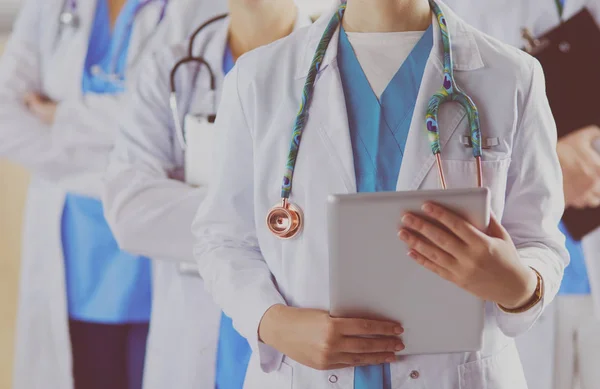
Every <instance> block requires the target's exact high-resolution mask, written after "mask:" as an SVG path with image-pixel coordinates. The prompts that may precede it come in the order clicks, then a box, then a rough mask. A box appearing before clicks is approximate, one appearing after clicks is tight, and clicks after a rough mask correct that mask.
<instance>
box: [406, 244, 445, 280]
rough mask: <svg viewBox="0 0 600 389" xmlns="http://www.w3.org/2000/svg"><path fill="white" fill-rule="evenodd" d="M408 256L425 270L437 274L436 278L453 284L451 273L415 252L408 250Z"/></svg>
mask: <svg viewBox="0 0 600 389" xmlns="http://www.w3.org/2000/svg"><path fill="white" fill-rule="evenodd" d="M408 256H409V257H411V258H412V259H414V260H415V262H417V263H418V264H419V265H421V266H423V267H424V268H425V269H427V270H429V271H431V272H433V273H435V274H437V275H438V276H440V277H442V278H443V279H445V280H448V281H450V282H454V281H453V280H454V277H453V276H452V273H450V271H448V270H446V269H444V268H443V267H441V266H439V265H437V264H435V263H434V262H432V261H430V260H429V259H427V258H426V257H425V256H423V255H422V254H420V253H418V252H416V251H415V250H410V251H409V252H408Z"/></svg>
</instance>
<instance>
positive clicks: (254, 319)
mask: <svg viewBox="0 0 600 389" xmlns="http://www.w3.org/2000/svg"><path fill="white" fill-rule="evenodd" d="M261 297H262V298H261V299H260V300H259V301H260V304H254V306H252V307H247V308H246V312H245V313H242V314H241V316H239V317H243V318H244V320H243V322H240V333H241V334H243V335H244V336H245V337H246V339H248V342H249V343H250V347H251V348H252V351H253V352H254V353H256V355H258V357H259V362H260V367H261V369H262V371H263V372H265V373H271V372H273V371H276V370H278V369H279V367H280V365H281V362H282V360H283V354H282V353H280V352H279V351H277V350H276V349H274V348H273V347H271V346H269V345H267V344H265V343H263V342H261V341H260V339H259V338H258V328H259V326H260V322H261V321H262V318H263V316H264V315H265V313H266V312H267V311H268V310H269V308H271V307H272V306H274V305H287V303H286V302H285V300H284V299H283V297H282V296H281V295H280V294H279V292H277V291H276V290H274V291H264V290H263V291H262V296H261Z"/></svg>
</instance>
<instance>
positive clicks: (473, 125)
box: [281, 0, 481, 199]
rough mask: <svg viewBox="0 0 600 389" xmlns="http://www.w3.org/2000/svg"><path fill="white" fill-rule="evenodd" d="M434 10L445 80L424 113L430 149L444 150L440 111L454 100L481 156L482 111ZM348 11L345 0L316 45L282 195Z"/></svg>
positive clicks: (433, 7) (289, 185)
mask: <svg viewBox="0 0 600 389" xmlns="http://www.w3.org/2000/svg"><path fill="white" fill-rule="evenodd" d="M429 5H430V6H431V10H432V11H433V13H434V14H435V15H436V17H437V20H438V24H439V27H440V31H441V35H442V44H443V47H444V80H443V84H442V87H441V88H440V90H439V91H438V92H436V93H435V94H434V95H433V97H432V98H431V100H430V101H429V105H428V109H427V114H426V115H425V121H426V127H427V134H428V137H429V141H430V143H431V151H432V152H433V153H434V154H439V153H440V152H441V145H440V131H439V126H438V112H439V109H440V106H441V105H442V104H444V103H446V102H450V101H455V102H457V103H459V104H461V105H462V106H463V107H464V108H465V109H466V111H467V116H468V119H469V126H470V130H471V142H472V145H473V156H474V157H476V158H477V157H480V156H481V127H480V124H479V111H478V110H477V107H476V106H475V103H474V102H473V100H472V99H471V98H470V97H469V96H467V95H466V94H465V93H464V92H463V91H462V90H461V89H460V88H459V87H458V85H456V81H455V80H454V66H453V61H452V46H451V41H450V34H449V33H448V26H447V24H446V18H445V17H444V13H443V12H442V10H441V9H440V7H439V6H438V5H437V4H436V3H435V1H433V0H429ZM345 11H346V2H345V1H344V2H343V3H342V4H341V5H340V7H339V9H338V11H337V12H336V13H335V15H334V16H333V17H332V18H331V20H330V21H329V24H328V25H327V28H326V29H325V31H324V32H323V36H322V37H321V41H320V42H319V45H318V46H317V50H316V52H315V55H314V57H313V60H312V63H311V66H310V70H309V72H308V76H307V77H306V82H305V84H304V89H303V92H302V102H301V104H300V110H299V111H298V114H297V116H296V122H295V124H294V131H293V136H292V142H291V146H290V152H289V154H288V160H287V164H286V168H285V174H284V177H283V185H282V187H281V197H282V198H283V199H288V198H289V197H290V194H291V192H292V180H293V177H294V168H295V166H296V161H297V159H298V151H299V150H300V142H301V141H302V133H303V131H304V128H305V127H306V121H307V120H308V109H309V107H310V103H311V100H312V96H313V92H314V89H315V81H316V78H317V75H318V73H319V70H320V68H321V64H322V62H323V58H324V57H325V53H326V52H327V48H328V47H329V43H330V42H331V39H332V38H333V35H334V34H335V32H336V31H337V29H338V27H339V25H340V23H341V21H342V18H343V17H344V12H345Z"/></svg>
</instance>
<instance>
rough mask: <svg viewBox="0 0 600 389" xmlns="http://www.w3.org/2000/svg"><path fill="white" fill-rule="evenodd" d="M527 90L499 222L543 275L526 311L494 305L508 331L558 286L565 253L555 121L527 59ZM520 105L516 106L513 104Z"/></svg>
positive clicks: (534, 314)
mask: <svg viewBox="0 0 600 389" xmlns="http://www.w3.org/2000/svg"><path fill="white" fill-rule="evenodd" d="M531 64H532V66H531V68H532V69H531V72H530V75H527V74H524V75H523V77H524V78H525V79H530V80H531V84H530V87H529V91H528V92H527V93H526V94H525V96H523V101H522V102H519V103H518V104H517V106H518V107H520V113H519V115H520V123H519V125H518V127H517V131H516V134H515V139H514V140H513V145H514V146H513V154H512V161H511V164H510V170H509V175H508V184H507V193H506V207H505V211H504V215H503V217H502V224H503V225H504V227H505V228H506V229H507V230H508V232H509V234H510V236H511V237H512V239H513V242H514V243H515V246H516V247H517V250H518V253H519V256H520V258H521V259H522V260H523V261H524V262H525V263H526V264H527V265H528V266H530V267H532V268H534V269H535V270H537V271H538V272H539V273H540V275H541V276H542V278H543V280H544V295H543V298H542V301H541V302H540V303H539V304H537V305H536V306H535V307H533V308H532V309H530V310H529V311H527V312H524V313H520V314H510V313H506V312H504V311H502V310H501V309H500V308H499V307H498V306H496V307H495V309H496V317H497V321H498V325H499V326H500V329H501V330H502V331H503V332H504V334H506V335H507V336H512V337H514V336H518V335H520V334H522V333H524V332H526V331H527V330H529V329H530V328H531V327H532V326H533V324H534V323H535V322H536V320H537V319H538V318H539V316H540V315H541V314H542V312H543V310H544V309H545V308H546V307H547V306H548V304H550V303H551V302H552V300H553V299H554V297H555V296H556V293H557V292H558V289H559V287H560V284H561V281H562V277H563V271H564V268H565V267H566V266H567V265H568V262H569V256H568V253H567V251H566V249H565V246H564V242H565V238H564V235H563V234H562V233H561V232H560V230H559V229H558V224H559V222H560V219H561V217H562V214H563V210H564V198H563V191H562V173H561V169H560V165H559V161H558V157H557V155H556V152H555V151H554V150H556V138H557V134H556V125H555V123H554V119H553V116H552V112H551V110H550V106H549V104H548V99H547V97H546V93H545V81H544V76H543V71H542V68H541V66H540V64H539V63H538V62H537V61H536V60H533V59H531ZM517 109H519V108H517Z"/></svg>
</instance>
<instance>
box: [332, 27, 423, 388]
mask: <svg viewBox="0 0 600 389" xmlns="http://www.w3.org/2000/svg"><path fill="white" fill-rule="evenodd" d="M432 47H433V27H430V28H429V29H428V30H427V31H426V32H425V34H423V37H422V38H421V40H420V41H419V42H418V43H417V45H416V46H415V47H414V49H413V50H412V52H411V53H410V55H409V56H408V58H407V59H406V61H405V62H404V64H403V65H402V66H401V67H400V69H399V70H398V72H397V73H396V75H395V76H394V77H393V78H392V80H391V81H390V83H389V85H388V86H387V87H386V89H385V91H384V92H383V94H382V95H381V98H380V99H378V98H377V96H376V95H375V93H374V92H373V89H372V88H371V85H370V84H369V81H368V79H367V77H366V75H365V74H364V72H363V70H362V67H361V65H360V62H359V61H358V58H357V57H356V54H355V53H354V49H353V48H352V44H351V43H350V40H349V39H348V35H347V34H346V32H345V31H344V29H343V28H341V30H340V41H339V46H338V64H339V69H340V76H341V78H342V86H343V89H344V96H345V98H346V109H347V112H348V123H349V125H350V139H351V142H352V153H353V156H354V171H355V175H356V186H357V190H358V192H384V191H388V192H389V191H396V186H397V182H398V175H399V173H400V166H401V165H402V157H403V155H404V147H405V145H406V140H407V138H408V132H409V130H410V125H411V122H412V116H413V113H414V110H415V105H416V101H417V96H418V94H419V89H420V87H421V81H422V79H423V74H424V73H425V65H426V64H427V59H428V58H429V54H430V53H431V49H432ZM423 120H424V118H423ZM391 387H392V384H391V371H390V365H389V364H384V365H375V366H365V367H357V368H355V370H354V389H391Z"/></svg>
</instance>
